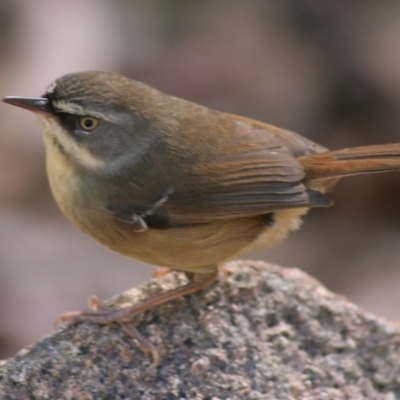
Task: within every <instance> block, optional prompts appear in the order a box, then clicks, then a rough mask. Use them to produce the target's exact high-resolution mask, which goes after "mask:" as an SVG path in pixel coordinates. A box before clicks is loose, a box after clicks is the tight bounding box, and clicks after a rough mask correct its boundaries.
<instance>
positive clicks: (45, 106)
mask: <svg viewBox="0 0 400 400" xmlns="http://www.w3.org/2000/svg"><path fill="white" fill-rule="evenodd" d="M3 101H4V102H5V103H8V104H11V105H13V106H17V107H21V108H26V109H27V110H29V111H33V112H34V113H41V114H43V113H44V114H51V109H50V106H49V100H48V99H46V98H45V97H19V96H7V97H4V98H3Z"/></svg>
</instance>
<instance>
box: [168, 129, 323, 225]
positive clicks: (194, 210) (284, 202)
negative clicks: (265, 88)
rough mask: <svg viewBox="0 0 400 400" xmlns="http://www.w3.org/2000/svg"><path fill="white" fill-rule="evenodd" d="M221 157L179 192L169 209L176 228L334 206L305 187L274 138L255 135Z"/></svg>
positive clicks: (294, 161)
mask: <svg viewBox="0 0 400 400" xmlns="http://www.w3.org/2000/svg"><path fill="white" fill-rule="evenodd" d="M221 154H224V156H219V157H217V158H216V159H215V158H214V159H212V161H211V162H210V161H208V162H205V163H203V164H201V165H198V166H197V167H196V168H194V169H193V170H192V171H191V172H190V173H189V174H188V175H187V176H186V178H184V179H183V180H181V182H180V183H179V184H178V186H177V187H176V188H175V191H174V193H173V195H172V196H171V197H170V199H169V200H168V202H166V205H165V207H166V209H167V210H168V213H169V215H170V217H171V219H172V220H173V221H174V223H178V224H179V223H201V222H205V221H212V220H215V219H228V218H241V217H247V216H254V215H262V214H266V213H270V212H274V211H276V210H280V209H287V208H298V207H326V206H329V205H331V201H330V200H329V199H327V198H326V197H324V196H323V195H322V194H321V193H319V192H316V191H313V190H310V189H307V188H306V187H305V186H304V184H303V183H302V180H303V178H304V176H305V174H304V171H303V168H302V166H301V165H300V163H299V162H298V161H297V159H296V157H295V156H293V154H291V152H290V151H289V149H288V148H287V147H286V146H285V145H284V142H283V141H282V139H280V138H278V137H277V136H276V135H275V134H272V133H271V132H268V131H265V130H252V132H251V135H245V136H241V137H239V138H237V140H235V143H229V144H227V146H226V148H225V149H224V151H223V152H221ZM193 182H196V184H193Z"/></svg>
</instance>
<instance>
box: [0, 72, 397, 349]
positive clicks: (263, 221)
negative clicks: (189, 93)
mask: <svg viewBox="0 0 400 400" xmlns="http://www.w3.org/2000/svg"><path fill="white" fill-rule="evenodd" d="M4 101H5V102H6V103H9V104H12V105H16V106H19V107H23V108H26V109H28V110H31V111H33V112H35V113H36V114H37V115H38V116H39V119H40V123H41V126H42V130H43V134H44V140H45V144H46V150H47V151H46V160H47V173H48V177H49V181H50V186H51V189H52V192H53V195H54V197H55V199H56V201H57V203H58V205H59V206H60V208H61V210H62V211H63V213H64V214H65V215H66V216H67V217H68V218H69V219H70V220H71V221H72V223H73V224H75V225H76V226H78V227H79V228H80V229H81V230H82V231H83V232H85V233H87V234H88V235H90V236H92V237H93V238H94V239H95V240H97V241H99V242H100V243H102V244H103V245H104V246H106V247H108V248H110V249H112V250H114V251H116V252H118V253H121V254H123V255H125V256H128V257H132V258H134V259H137V260H141V261H144V262H146V263H150V264H155V265H160V266H167V267H169V268H171V269H174V270H180V271H185V272H187V273H188V277H189V278H190V281H189V283H188V284H186V285H184V286H182V287H179V288H177V289H174V290H171V291H169V292H166V293H163V294H160V295H157V296H154V297H152V298H150V299H148V300H147V301H145V302H143V303H141V304H138V305H134V306H131V307H128V308H124V309H121V310H107V309H96V310H94V309H88V310H84V311H81V312H76V313H70V314H67V315H66V316H65V317H64V318H63V320H67V319H70V320H72V321H92V322H97V323H108V322H112V321H116V322H119V323H128V322H129V321H130V320H131V318H132V317H133V316H135V315H137V314H138V313H141V312H143V311H145V310H148V309H150V308H152V307H154V306H157V305H159V304H162V303H165V302H167V301H170V300H173V299H175V298H177V297H179V296H182V295H186V294H189V293H193V292H195V291H197V290H200V289H202V288H204V287H206V286H208V285H209V284H211V283H212V282H213V281H214V280H215V279H216V277H217V265H218V264H220V263H222V262H223V261H225V260H228V259H230V258H232V257H234V256H237V255H238V254H241V253H244V252H246V251H249V250H253V249H255V248H261V247H270V246H273V245H275V244H277V243H279V242H280V241H282V240H283V239H284V238H285V237H286V236H287V234H288V233H289V231H291V230H295V229H297V228H298V227H299V224H300V218H301V216H302V215H304V214H305V213H306V212H307V211H308V209H309V208H313V207H327V206H329V205H331V201H330V200H329V199H328V198H327V197H326V196H325V193H326V192H328V191H329V190H331V189H332V188H333V186H334V185H335V183H336V182H337V180H338V178H340V177H342V176H347V175H353V174H359V173H365V172H378V171H391V170H400V143H396V144H387V145H376V146H366V147H356V148H351V149H344V150H338V151H328V150H327V149H326V148H324V147H322V146H320V145H318V144H316V143H313V142H312V141H310V140H308V139H306V138H304V137H302V136H300V135H298V134H296V133H293V132H290V131H287V130H284V129H280V128H277V127H275V126H272V125H268V124H265V123H262V122H258V121H254V120H251V119H248V118H245V117H241V116H236V115H232V114H227V113H222V112H218V111H214V110H210V109H208V108H206V107H202V106H200V105H198V104H194V103H191V102H189V101H185V100H182V99H179V98H176V97H171V96H167V95H165V94H163V93H160V92H159V91H157V90H155V89H152V88H150V87H148V86H146V85H144V84H142V83H139V82H136V81H134V80H131V79H128V78H126V77H123V76H120V75H116V74H111V73H106V72H95V71H90V72H80V73H74V74H69V75H65V76H63V77H61V78H59V79H58V80H57V81H55V82H54V83H53V84H52V85H51V86H50V87H49V88H48V89H47V91H46V92H45V93H44V95H43V96H42V97H39V98H26V97H6V98H5V99H4ZM136 335H137V336H136V337H137V338H139V340H141V343H142V345H143V346H144V347H146V345H148V343H146V342H145V340H144V339H143V338H140V337H139V336H138V334H137V333H136Z"/></svg>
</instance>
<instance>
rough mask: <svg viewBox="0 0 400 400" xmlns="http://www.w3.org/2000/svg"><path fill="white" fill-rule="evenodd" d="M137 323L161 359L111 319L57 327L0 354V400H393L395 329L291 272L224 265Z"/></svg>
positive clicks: (170, 282) (399, 363)
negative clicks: (156, 361)
mask: <svg viewBox="0 0 400 400" xmlns="http://www.w3.org/2000/svg"><path fill="white" fill-rule="evenodd" d="M183 281H184V277H182V275H181V274H175V273H172V274H169V275H167V276H165V277H162V278H159V279H158V280H155V281H152V282H150V283H149V284H147V285H146V286H143V287H142V288H139V289H133V290H131V291H130V292H127V293H124V294H123V295H121V296H118V297H117V298H116V299H113V300H112V301H111V303H110V304H113V305H116V304H121V303H125V302H133V301H134V302H136V301H139V300H140V299H144V298H145V297H146V296H148V295H149V294H150V293H157V292H159V291H162V290H166V289H168V288H172V287H175V286H176V285H177V284H180V283H182V282H183ZM135 322H136V323H137V327H138V329H139V330H140V332H141V333H142V334H143V335H145V336H146V337H147V338H148V339H149V340H151V341H152V343H153V344H155V345H156V346H157V348H158V350H159V352H160V356H161V364H160V366H159V367H158V368H154V367H152V359H151V358H150V357H149V356H147V355H145V354H143V353H142V352H141V351H140V350H139V349H138V346H137V344H136V343H135V341H134V340H133V339H131V338H129V337H127V336H126V335H125V334H124V333H123V331H122V330H121V329H120V328H119V326H117V325H110V326H98V325H93V324H89V323H85V324H79V325H76V326H63V327H61V328H59V329H58V330H57V331H55V332H54V333H52V334H51V335H49V336H47V337H45V338H44V339H43V340H41V341H40V342H38V343H37V344H35V345H32V346H31V347H30V348H28V349H24V350H22V351H20V352H19V353H18V354H17V355H16V356H15V357H14V358H11V359H9V360H5V361H2V362H0V399H2V400H9V399H13V400H14V399H18V400H23V399H41V400H44V399H71V400H72V399H78V400H89V399H113V400H114V399H115V400H116V399H144V400H146V399H159V400H175V399H195V400H200V399H208V400H218V399H221V400H222V399H224V400H226V399H231V400H236V399H240V400H243V399H246V400H247V399H248V400H256V399H257V400H258V399H263V400H264V399H266V400H269V399H271V400H272V399H279V400H280V399H282V400H284V399H300V400H306V399H318V400H324V399H352V400H357V399H375V400H379V399H385V400H394V399H400V329H399V328H398V327H395V326H393V325H390V324H389V323H387V322H385V321H382V320H380V319H379V318H376V317H374V316H372V315H370V314H368V313H366V312H364V311H363V310H360V309H359V308H358V307H356V306H355V305H353V304H351V303H349V302H348V301H347V300H346V299H344V298H342V297H339V296H337V295H335V294H333V293H330V292H329V291H327V290H326V289H325V288H324V287H323V286H321V284H320V283H318V282H317V281H316V280H314V279H313V278H311V277H309V276H307V275H306V274H305V273H303V272H301V271H299V270H297V269H285V268H280V267H277V266H273V265H268V264H264V263H260V262H252V261H246V262H243V261H242V262H238V263H230V264H228V265H227V266H226V267H225V269H224V270H223V272H222V273H221V276H220V280H219V282H218V283H216V284H214V285H213V286H212V287H211V288H209V289H208V290H205V291H203V292H201V293H198V294H194V295H191V296H188V297H185V298H182V299H179V300H177V301H174V302H171V303H170V304H166V305H164V306H161V307H158V308H156V309H154V310H151V311H150V312H147V313H145V314H144V315H143V316H141V317H138V318H137V320H136V321H135ZM27 328H29V327H27Z"/></svg>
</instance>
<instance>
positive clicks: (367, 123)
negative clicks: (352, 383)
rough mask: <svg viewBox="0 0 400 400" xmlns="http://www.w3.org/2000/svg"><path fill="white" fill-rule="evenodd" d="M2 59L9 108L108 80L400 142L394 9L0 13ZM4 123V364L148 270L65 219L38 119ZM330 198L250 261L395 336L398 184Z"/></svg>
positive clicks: (298, 5) (233, 6)
mask: <svg viewBox="0 0 400 400" xmlns="http://www.w3.org/2000/svg"><path fill="white" fill-rule="evenodd" d="M0 54H1V58H0V96H1V97H3V96H6V95H25V96H38V95H40V94H42V93H43V92H44V90H45V88H46V87H47V86H48V85H49V84H50V83H51V82H52V81H53V80H54V79H55V78H57V77H59V76H60V75H63V74H65V73H68V72H74V71H80V70H87V69H96V70H107V71H114V72H119V73H123V74H126V75H128V76H130V77H132V78H134V79H137V80H140V81H143V82H145V83H147V84H149V85H152V86H155V87H156V88H158V89H160V90H162V91H165V92H167V93H169V94H173V95H176V96H180V97H183V98H186V99H189V100H192V101H195V102H199V103H201V104H203V105H207V106H209V107H213V108H216V109H218V110H222V111H229V112H232V113H237V114H243V115H246V116H248V117H251V118H255V119H259V120H262V121H266V122H269V123H271V124H275V125H278V126H281V127H285V128H287V129H291V130H294V131H297V132H299V133H301V134H303V135H305V136H307V137H309V138H310V139H312V140H314V141H317V142H318V143H321V144H323V145H325V146H327V147H329V148H333V149H335V148H341V147H348V146H354V145H366V144H372V143H387V142H398V141H400V112H399V111H400V2H399V1H398V0H386V1H381V2H378V1H376V0H352V1H345V0H336V1H334V2H332V1H330V2H321V1H317V0H314V1H313V0H246V1H243V0H212V1H211V0H203V1H189V0H187V1H178V0H169V1H165V0H131V1H128V0H125V1H122V0H121V1H97V0H85V1H81V0H70V1H68V2H55V1H52V0H36V1H34V2H33V1H30V0H0ZM0 121H1V125H0V358H1V357H8V356H11V355H13V354H14V353H15V352H16V351H17V350H18V349H20V348H21V347H22V346H25V345H27V344H28V343H30V342H33V341H36V340H38V339H39V338H40V337H41V336H42V335H44V334H46V333H47V332H50V331H51V329H52V323H53V320H54V319H55V317H56V316H58V315H60V314H62V313H64V312H66V311H71V310H75V309H81V308H83V307H85V305H86V300H87V298H88V297H89V295H91V294H96V295H98V296H99V297H100V298H108V297H110V296H112V295H113V294H116V293H118V292H120V291H123V290H125V289H128V288H129V287H131V286H134V285H137V284H138V283H140V282H142V281H144V280H146V279H148V278H149V277H150V275H151V272H152V268H150V267H148V266H143V265H140V264H138V263H136V262H134V261H131V260H128V259H125V258H123V257H121V256H119V255H116V254H113V253H111V252H110V251H108V250H106V249H103V248H102V247H101V246H100V245H98V244H97V243H95V242H93V241H92V240H91V239H89V238H87V237H85V236H84V235H83V234H81V233H80V232H79V231H78V230H77V229H75V228H74V227H73V226H71V225H70V224H69V222H68V221H67V220H66V219H65V218H64V217H63V216H62V215H61V213H60V212H59V211H58V209H57V207H56V206H55V204H54V201H53V200H52V198H51V195H50V193H49V189H48V185H47V181H46V176H45V169H44V148H43V144H42V138H41V134H40V131H39V127H38V124H37V121H36V119H35V117H34V115H32V114H30V113H28V112H25V111H23V110H21V109H16V108H12V107H10V106H8V105H6V104H0ZM332 198H333V199H334V201H335V203H336V205H335V207H333V208H330V209H320V210H313V211H312V212H311V213H310V214H309V215H308V216H307V217H306V218H305V224H304V226H303V228H302V229H301V231H299V232H296V233H293V234H292V235H291V237H290V238H289V239H288V240H287V241H286V242H285V243H284V244H283V245H281V246H280V247H278V248H277V249H273V250H271V251H268V252H260V253H257V254H255V255H252V256H251V257H257V258H260V259H265V260H267V261H270V262H274V263H279V264H280V265H284V266H297V267H300V268H302V269H303V270H306V271H307V272H309V273H311V274H312V275H314V276H315V277H317V278H318V279H319V280H321V281H322V282H323V283H324V284H325V285H326V286H327V287H328V288H329V289H331V290H333V291H335V292H338V293H340V294H343V295H345V296H347V297H348V298H349V299H350V300H351V301H353V302H355V303H356V304H358V305H360V306H361V307H363V308H364V309H366V310H368V311H371V312H373V313H375V314H377V315H380V316H382V317H385V318H387V319H389V320H392V321H398V320H399V318H400V291H399V290H398V288H399V285H400V174H399V173H390V174H376V175H368V176H360V177H352V178H347V179H346V180H343V181H342V182H340V184H339V185H338V187H337V189H336V191H335V192H334V193H332ZM249 258H250V256H249Z"/></svg>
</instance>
